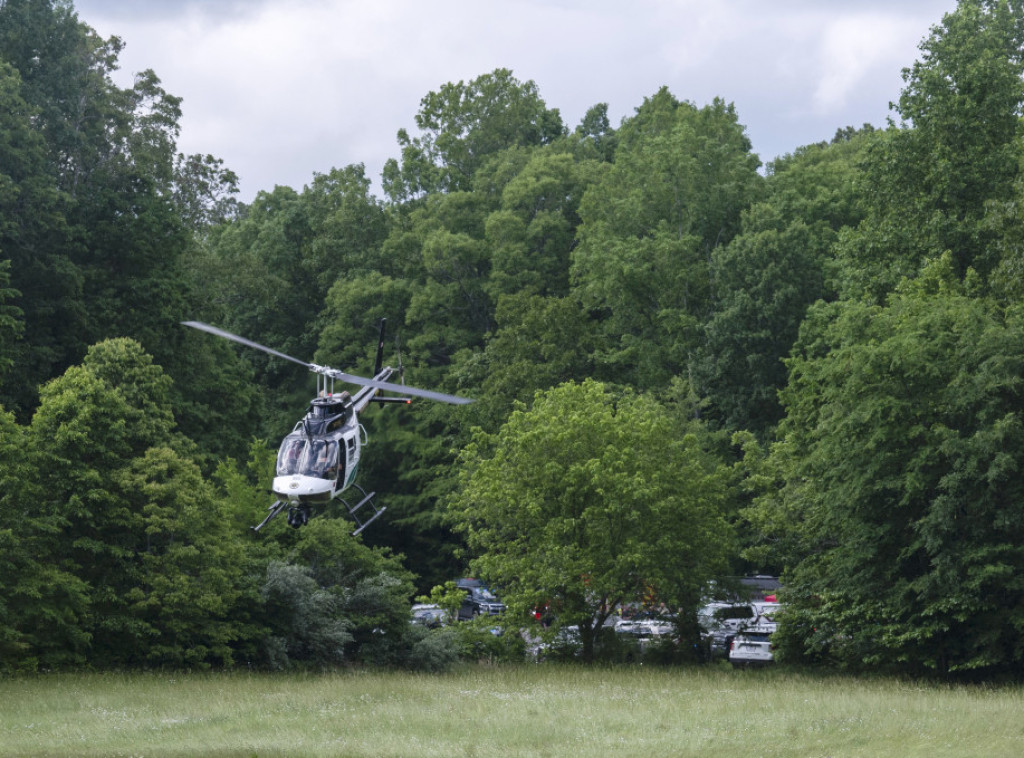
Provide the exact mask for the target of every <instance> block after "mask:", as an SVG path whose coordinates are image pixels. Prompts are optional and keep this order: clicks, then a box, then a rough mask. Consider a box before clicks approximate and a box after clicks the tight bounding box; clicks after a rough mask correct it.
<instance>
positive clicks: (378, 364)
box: [373, 318, 388, 376]
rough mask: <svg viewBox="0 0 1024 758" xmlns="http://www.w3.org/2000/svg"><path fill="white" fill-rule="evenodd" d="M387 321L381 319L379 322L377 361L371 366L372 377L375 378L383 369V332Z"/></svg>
mask: <svg viewBox="0 0 1024 758" xmlns="http://www.w3.org/2000/svg"><path fill="white" fill-rule="evenodd" d="M387 325H388V320H387V319H386V318H382V319H381V320H380V337H379V338H378V340H377V360H376V362H375V363H374V364H373V375H374V376H377V374H379V373H380V370H381V369H382V368H384V331H385V329H386V328H387Z"/></svg>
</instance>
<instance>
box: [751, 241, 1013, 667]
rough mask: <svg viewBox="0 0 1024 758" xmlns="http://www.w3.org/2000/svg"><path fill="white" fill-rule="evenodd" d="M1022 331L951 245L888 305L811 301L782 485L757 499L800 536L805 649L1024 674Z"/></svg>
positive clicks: (767, 514) (764, 511)
mask: <svg viewBox="0 0 1024 758" xmlns="http://www.w3.org/2000/svg"><path fill="white" fill-rule="evenodd" d="M1022 329H1024V323H1022V321H1021V314H1020V313H1019V312H1018V311H1017V310H1015V311H1012V312H1010V313H1007V314H1005V315H1004V314H1002V313H1000V312H999V311H998V310H997V309H994V308H992V307H991V305H990V304H989V303H987V302H985V301H983V300H980V299H976V298H971V297H967V296H966V295H965V294H964V287H963V285H961V284H959V283H958V273H957V271H956V264H955V263H954V262H953V259H952V256H951V255H947V256H945V257H944V258H943V259H942V260H941V261H937V262H935V263H933V264H931V265H930V266H928V267H926V268H925V270H924V272H923V274H922V276H921V277H920V278H919V279H918V280H917V282H916V283H915V284H914V285H913V286H908V287H906V288H904V290H903V291H900V292H898V293H896V294H894V295H893V296H892V297H891V299H890V303H889V304H888V305H887V306H885V307H880V306H871V305H868V304H863V303H856V302H848V303H838V304H834V305H830V306H826V305H819V306H816V307H815V308H813V309H812V311H811V314H810V316H809V319H808V323H807V324H806V325H805V328H804V330H803V332H802V335H801V340H800V343H799V345H798V348H797V350H796V351H795V354H794V357H793V358H792V359H791V361H790V364H789V367H790V382H789V385H788V387H787V388H786V390H785V392H784V395H783V398H784V402H785V407H786V411H787V415H786V418H785V420H784V421H783V423H782V425H781V427H780V439H781V441H780V442H779V443H778V445H777V446H776V448H775V449H774V450H773V452H772V457H773V458H774V459H775V461H776V466H775V471H776V472H777V473H776V475H775V476H776V481H777V482H780V483H781V486H774V485H772V486H769V487H768V488H767V490H766V492H765V493H764V494H763V496H762V498H761V500H760V503H759V505H758V506H757V507H756V508H755V509H754V511H753V514H754V516H755V522H756V523H758V524H759V525H760V527H761V528H762V529H763V530H764V532H763V533H764V535H765V537H766V538H767V539H768V540H770V541H772V542H776V543H777V544H779V545H783V546H788V555H783V556H776V557H777V558H779V557H781V558H783V559H784V561H785V562H786V563H788V579H787V587H788V588H789V592H788V594H787V624H786V630H784V635H785V637H784V639H786V640H787V645H786V648H787V650H788V651H789V652H791V653H793V652H796V653H798V654H801V655H806V654H809V655H811V656H825V657H831V658H832V659H834V660H838V661H841V662H844V663H846V664H849V665H854V666H858V665H864V664H870V665H877V664H885V665H901V666H903V667H905V668H910V669H912V670H914V669H916V670H928V669H932V670H937V671H939V672H951V671H957V670H970V669H983V670H988V671H993V670H999V669H1009V670H1013V671H1020V670H1021V666H1022V664H1024V644H1022V643H1021V634H1020V632H1021V628H1022V625H1024V579H1022V578H1021V576H1020V571H1019V567H1020V566H1021V565H1022V562H1024V552H1022V547H1021V546H1022V545H1024V508H1022V507H1021V503H1024V492H1022V484H1021V481H1022V478H1021V470H1020V469H1021V461H1022V460H1024V424H1022V413H1024V392H1022V390H1024V387H1022V383H1021V378H1020V377H1021V371H1022V369H1024V350H1022V347H1021V346H1022V345H1024V339H1022V337H1024V332H1022ZM790 610H791V611H792V613H791V614H790V612H789V611H790Z"/></svg>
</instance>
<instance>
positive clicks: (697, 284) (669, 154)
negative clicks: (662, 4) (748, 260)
mask: <svg viewBox="0 0 1024 758" xmlns="http://www.w3.org/2000/svg"><path fill="white" fill-rule="evenodd" d="M617 138H618V142H617V148H616V151H615V162H614V164H613V165H612V166H611V167H610V168H609V169H608V170H607V171H606V172H604V174H603V175H602V177H601V178H600V179H599V180H598V181H597V182H596V183H595V184H594V185H593V186H591V187H589V188H588V189H587V191H586V194H585V195H584V197H583V200H582V201H581V205H580V216H581V218H582V222H581V224H580V228H579V237H580V245H579V247H578V248H577V249H576V250H574V251H573V257H572V269H571V273H572V281H573V285H574V292H575V293H576V295H577V296H578V297H579V299H580V300H581V302H582V303H583V304H584V305H585V306H586V307H587V308H588V309H595V310H596V309H600V310H602V311H604V312H606V313H607V318H606V319H605V320H604V323H603V327H604V329H605V330H606V331H607V332H608V334H609V338H610V339H609V346H608V349H607V352H606V354H605V355H604V356H602V357H603V359H604V360H605V361H607V362H608V363H609V364H610V365H611V366H612V367H614V368H615V369H616V371H617V375H616V379H617V380H619V381H626V382H629V383H631V384H633V385H635V386H638V387H640V388H642V389H646V388H650V387H656V386H659V385H662V384H665V383H667V382H668V380H669V378H670V377H671V376H672V375H674V374H679V373H683V372H684V370H685V366H686V365H687V362H688V359H689V356H690V353H691V351H692V350H693V349H694V348H695V347H696V346H697V345H698V344H699V335H700V324H701V322H702V321H703V320H704V319H705V318H706V317H707V315H708V312H709V309H710V307H711V281H710V267H709V265H708V264H709V259H710V255H711V251H712V250H714V249H715V248H716V247H717V246H719V245H722V244H725V243H727V242H728V241H729V240H730V239H731V238H732V237H733V236H734V235H735V233H736V232H737V231H738V227H739V219H740V212H741V211H742V210H743V208H744V207H746V206H747V205H748V204H749V203H750V202H751V201H752V200H753V199H754V198H755V197H756V193H757V192H758V190H759V185H760V181H759V179H760V177H759V176H758V174H757V168H758V166H759V161H758V159H757V156H755V155H754V154H753V153H751V151H750V141H749V140H748V139H747V137H746V135H745V134H744V129H743V127H742V126H741V125H740V124H739V121H738V118H737V115H736V112H735V109H734V108H733V107H732V106H731V105H727V104H726V103H724V102H723V101H721V100H715V101H714V102H713V103H712V104H711V105H708V106H705V107H704V108H699V109H698V108H697V107H696V106H694V105H692V104H690V103H688V102H680V101H678V100H676V99H675V98H674V97H673V96H672V95H671V94H670V93H669V92H668V90H667V89H662V90H660V91H659V92H658V93H657V94H656V95H654V96H653V97H651V98H647V99H646V100H645V101H644V104H643V105H642V106H641V107H640V108H638V109H637V111H636V115H635V116H633V117H632V118H631V119H629V120H628V121H626V122H625V123H623V125H622V127H621V128H620V129H619V130H618V133H617ZM654 346H656V347H657V349H656V350H653V349H651V348H652V347H654Z"/></svg>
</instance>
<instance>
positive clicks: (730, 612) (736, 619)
mask: <svg viewBox="0 0 1024 758" xmlns="http://www.w3.org/2000/svg"><path fill="white" fill-rule="evenodd" d="M779 607H780V606H779V604H778V603H768V602H753V603H726V602H716V603H710V604H708V605H706V606H704V608H702V609H701V610H700V611H699V612H698V614H697V620H698V622H699V623H700V626H701V628H702V630H703V638H704V645H705V648H706V650H707V652H708V654H709V655H710V656H711V657H712V658H725V657H728V656H729V652H730V647H731V644H732V641H733V639H734V638H735V637H736V635H738V634H745V633H747V632H757V633H766V634H772V633H773V632H774V631H775V629H776V628H777V625H778V622H777V620H776V618H775V614H776V613H777V612H778V610H779Z"/></svg>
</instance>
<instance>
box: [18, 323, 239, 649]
mask: <svg viewBox="0 0 1024 758" xmlns="http://www.w3.org/2000/svg"><path fill="white" fill-rule="evenodd" d="M170 390H171V386H170V379H169V378H168V377H167V376H166V375H165V374H164V373H163V371H162V369H161V368H160V367H159V366H157V365H156V364H154V363H153V361H152V358H151V357H150V356H149V355H148V354H146V353H145V352H144V351H143V350H142V348H141V346H140V345H139V344H138V343H137V342H135V341H133V340H129V339H118V340H108V341H106V342H103V343H100V344H98V345H95V346H93V347H92V348H91V349H90V352H89V354H88V355H87V356H86V359H85V361H84V362H83V364H82V365H81V366H74V367H72V368H70V369H68V371H67V372H65V374H64V375H63V376H62V377H59V378H58V379H55V380H53V381H52V382H50V383H48V384H47V385H46V386H45V387H44V388H43V390H42V393H41V396H42V402H41V404H40V406H39V408H38V410H37V411H36V413H35V415H34V416H33V419H32V424H31V426H30V427H29V430H28V435H27V436H28V445H29V449H30V450H31V457H30V461H31V465H32V466H33V467H34V468H35V470H36V471H39V472H45V475H46V481H47V486H46V487H45V488H42V489H41V491H40V492H39V493H38V497H37V500H36V502H35V515H33V518H34V519H38V520H39V521H40V522H41V523H43V524H47V523H52V524H55V525H58V526H60V531H59V533H58V534H57V535H55V536H54V538H53V539H52V540H51V541H50V543H49V546H50V550H51V552H50V553H49V555H50V556H51V558H50V559H51V560H54V561H55V565H56V566H57V567H59V568H61V569H62V570H64V571H67V572H68V573H71V574H73V575H74V577H75V578H76V580H77V581H79V582H81V583H82V584H84V586H85V587H86V588H87V589H86V592H85V593H83V594H86V596H87V598H88V603H87V608H86V609H85V610H84V611H83V613H82V621H81V627H82V629H83V630H84V631H85V632H87V633H88V635H89V640H90V642H89V646H88V649H87V651H86V652H87V656H88V660H89V662H90V663H92V664H94V665H98V666H111V665H129V666H141V665H151V664H171V665H209V664H228V663H230V661H231V653H230V648H229V644H230V643H231V642H232V641H233V640H234V639H235V638H236V637H239V636H241V635H240V634H239V631H238V630H237V629H234V628H233V627H232V623H231V613H232V611H233V610H234V609H235V603H236V602H238V601H239V599H240V598H241V596H242V588H243V587H244V576H243V568H244V562H243V561H242V559H241V553H240V551H239V549H238V545H237V544H233V542H232V539H231V537H230V535H229V533H228V532H226V531H225V529H226V528H227V525H228V524H229V519H227V518H225V516H226V514H227V511H225V510H223V507H222V506H221V504H220V501H217V500H215V499H214V498H213V497H212V495H211V494H210V490H209V487H208V486H207V485H206V484H205V483H204V482H203V481H202V478H201V476H200V475H199V472H198V470H197V469H196V467H195V465H194V464H193V463H192V462H191V461H190V460H188V457H187V456H188V449H189V447H190V445H189V443H188V442H187V441H186V440H184V439H183V438H182V437H181V436H180V434H178V433H177V432H176V430H175V427H174V419H173V415H172V413H171V409H170V404H169V397H170ZM71 607H72V608H73V606H71Z"/></svg>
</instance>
